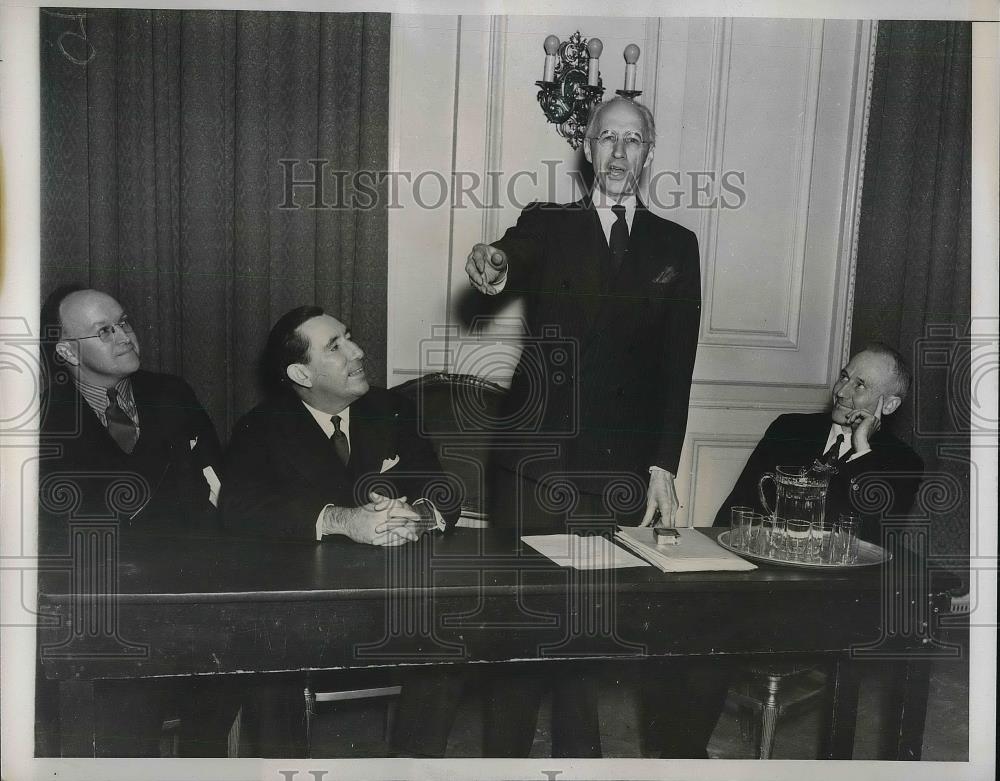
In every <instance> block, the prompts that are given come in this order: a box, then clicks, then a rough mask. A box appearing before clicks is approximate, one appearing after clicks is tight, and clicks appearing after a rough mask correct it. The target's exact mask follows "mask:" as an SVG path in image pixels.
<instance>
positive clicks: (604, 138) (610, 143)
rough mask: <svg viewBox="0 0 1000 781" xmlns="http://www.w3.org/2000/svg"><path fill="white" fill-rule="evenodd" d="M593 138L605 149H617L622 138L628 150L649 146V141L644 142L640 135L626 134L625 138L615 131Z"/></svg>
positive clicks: (606, 131) (608, 131)
mask: <svg viewBox="0 0 1000 781" xmlns="http://www.w3.org/2000/svg"><path fill="white" fill-rule="evenodd" d="M591 138H592V139H593V140H594V141H596V142H597V143H598V144H600V145H601V146H603V147H608V148H611V147H615V146H617V145H618V140H619V138H621V141H622V143H624V144H625V148H626V149H639V148H641V147H643V146H648V145H649V142H648V141H643V140H642V136H640V135H639V134H638V133H626V134H625V135H624V136H621V137H620V136H619V135H618V134H617V133H615V132H614V131H613V130H605V131H604V132H603V133H601V134H600V135H597V136H591Z"/></svg>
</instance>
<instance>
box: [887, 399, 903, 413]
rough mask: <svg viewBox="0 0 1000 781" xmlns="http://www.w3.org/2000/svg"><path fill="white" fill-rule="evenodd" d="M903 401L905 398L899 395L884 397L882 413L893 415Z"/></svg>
mask: <svg viewBox="0 0 1000 781" xmlns="http://www.w3.org/2000/svg"><path fill="white" fill-rule="evenodd" d="M902 403H903V400H902V399H901V398H899V396H886V397H885V398H884V399H882V414H883V415H891V414H892V413H893V412H895V411H896V410H897V409H899V405H900V404H902Z"/></svg>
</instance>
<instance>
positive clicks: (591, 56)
mask: <svg viewBox="0 0 1000 781" xmlns="http://www.w3.org/2000/svg"><path fill="white" fill-rule="evenodd" d="M544 49H545V67H544V71H543V73H542V79H541V81H536V82H535V84H537V85H538V86H539V87H540V88H541V89H539V91H538V105H540V106H541V107H542V111H543V112H544V114H545V118H546V119H547V120H548V121H549V122H551V123H553V124H554V125H556V126H557V127H556V129H557V130H558V131H559V135H561V136H562V137H563V138H565V139H566V141H567V142H568V143H569V145H570V146H571V147H573V149H579V148H580V144H581V143H583V139H584V136H585V135H586V133H587V118H588V116H589V115H590V110H591V109H592V108H593V107H594V105H595V104H597V103H600V102H601V100H602V98H603V97H604V84H603V82H602V81H601V74H600V59H601V53H602V52H603V51H604V44H603V43H601V39H600V38H590V39H589V40H588V39H587V38H583V37H582V36H581V35H580V31H579V30H577V31H576V32H575V33H573V34H572V35H571V36H570V37H569V40H567V41H560V40H559V38H558V37H557V36H555V35H550V36H548V37H547V38H546V39H545V43H544ZM638 61H639V47H638V46H636V45H635V44H634V43H630V44H629V45H628V46H626V47H625V89H620V90H616V93H617V94H618V95H621V96H623V97H626V98H635V97H637V96H639V95H641V94H642V91H641V90H637V89H636V88H635V77H636V63H637V62H638Z"/></svg>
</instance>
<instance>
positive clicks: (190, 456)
mask: <svg viewBox="0 0 1000 781" xmlns="http://www.w3.org/2000/svg"><path fill="white" fill-rule="evenodd" d="M42 324H43V329H44V331H43V342H42V349H43V354H44V356H45V357H46V358H47V360H48V361H49V372H48V376H49V385H48V387H47V388H46V392H45V396H44V397H43V400H42V430H41V437H40V449H41V460H40V465H39V514H38V515H39V549H40V552H41V553H42V554H43V555H45V554H48V555H65V554H66V552H67V551H68V549H69V548H68V546H69V544H70V529H69V523H70V522H71V521H86V519H87V518H97V519H99V520H100V521H101V522H106V521H107V520H108V519H114V520H116V521H117V525H116V531H117V532H118V539H119V541H121V540H128V539H135V538H137V537H140V536H144V535H149V534H152V535H159V534H164V533H169V534H189V533H199V532H209V533H211V532H215V531H216V530H217V528H216V517H215V516H216V514H215V507H214V502H215V497H216V491H217V490H218V487H219V483H218V476H217V474H216V471H215V470H216V469H217V468H218V464H219V463H220V458H221V454H220V447H219V441H218V438H217V437H216V434H215V429H214V427H213V426H212V422H211V420H210V419H209V417H208V415H207V414H206V413H205V411H204V409H202V407H201V405H200V404H199V403H198V400H197V398H196V397H195V394H194V392H193V391H192V390H191V388H190V387H189V386H188V385H187V383H185V382H184V380H182V379H181V378H180V377H175V376H172V375H169V374H158V373H154V372H148V371H144V370H143V369H141V368H140V348H139V340H138V338H137V337H136V334H135V330H134V329H133V327H132V324H131V322H130V321H129V318H128V315H127V314H126V313H125V311H124V310H123V308H122V306H121V304H120V303H118V301H116V300H115V299H114V298H112V297H111V296H109V295H107V294H106V293H102V292H100V291H98V290H88V289H81V288H77V287H62V288H60V289H58V290H56V291H54V292H53V293H52V295H50V296H49V298H48V300H47V301H46V303H45V305H44V306H43V308H42ZM67 497H71V498H72V499H73V501H72V502H70V503H68V504H67V503H66V502H65V499H66V498H67ZM38 682H39V685H38V686H37V688H36V691H37V694H38V699H37V707H36V712H37V714H38V720H39V726H40V730H39V734H40V735H42V736H44V735H46V734H48V729H49V725H50V724H53V723H54V721H55V718H56V717H55V714H56V713H57V712H58V710H57V708H58V706H57V705H55V702H54V700H55V697H54V695H53V691H52V687H51V685H50V682H47V681H45V680H44V679H42V678H39V679H38ZM96 693H97V697H98V698H99V705H98V707H97V708H95V715H96V717H97V724H96V732H97V741H96V745H95V749H96V751H97V754H98V756H106V757H144V756H159V741H160V737H161V728H162V724H163V722H164V720H165V719H167V718H172V717H174V716H177V715H180V716H181V733H180V737H181V750H182V753H184V754H185V755H188V756H199V755H200V756H215V755H223V756H224V755H225V745H226V744H225V736H226V732H227V730H228V723H229V722H231V720H232V717H233V715H234V713H235V705H232V707H229V705H228V704H227V703H229V702H230V701H229V700H228V699H227V697H226V695H225V694H224V693H223V692H222V691H220V690H219V689H218V688H217V687H216V685H215V682H214V681H209V680H205V681H200V680H199V681H196V682H184V683H173V684H170V683H162V684H161V683H159V682H156V681H149V682H141V681H128V682H124V681H123V682H109V683H102V684H100V685H99V687H98V689H97V692H96ZM63 728H64V729H71V728H72V725H63ZM40 753H42V754H43V755H44V754H47V753H49V750H48V749H47V748H46V743H45V738H44V737H41V738H40Z"/></svg>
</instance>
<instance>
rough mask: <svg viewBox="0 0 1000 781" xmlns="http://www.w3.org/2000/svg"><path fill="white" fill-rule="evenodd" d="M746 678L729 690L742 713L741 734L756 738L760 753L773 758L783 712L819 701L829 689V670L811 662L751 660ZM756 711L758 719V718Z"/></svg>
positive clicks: (764, 756)
mask: <svg viewBox="0 0 1000 781" xmlns="http://www.w3.org/2000/svg"><path fill="white" fill-rule="evenodd" d="M745 674H746V678H745V679H744V680H743V681H742V682H740V683H738V684H737V685H736V687H735V688H734V689H731V690H730V692H729V699H730V700H731V701H733V702H734V703H735V704H736V706H737V708H738V713H739V716H738V718H739V725H740V736H741V737H742V738H743V740H744V741H746V742H756V744H757V757H758V758H759V759H770V758H771V754H772V752H773V751H774V733H775V730H776V728H777V726H778V719H779V718H781V716H782V714H785V713H788V712H789V711H792V710H798V709H800V708H803V707H805V706H807V705H810V704H818V702H819V698H820V696H821V695H822V694H823V693H824V692H825V691H826V674H825V673H824V672H823V669H822V668H821V667H816V666H813V665H807V664H790V663H787V662H782V663H777V664H767V663H761V664H750V665H747V666H746V668H745ZM754 715H756V717H757V718H756V719H755V718H754Z"/></svg>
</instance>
